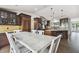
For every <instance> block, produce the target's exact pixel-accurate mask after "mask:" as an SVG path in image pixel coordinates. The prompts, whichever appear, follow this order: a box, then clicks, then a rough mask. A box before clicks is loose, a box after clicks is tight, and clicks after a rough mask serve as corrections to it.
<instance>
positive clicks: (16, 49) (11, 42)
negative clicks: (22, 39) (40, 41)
mask: <svg viewBox="0 0 79 59" xmlns="http://www.w3.org/2000/svg"><path fill="white" fill-rule="evenodd" d="M6 36H7V39H8V41H9V44H10V52H12V53H19V52H20V51H19V49H18V48H17V46H16V44H15V42H14V40H13V37H12V34H10V33H7V32H6Z"/></svg>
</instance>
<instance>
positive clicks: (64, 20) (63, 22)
mask: <svg viewBox="0 0 79 59" xmlns="http://www.w3.org/2000/svg"><path fill="white" fill-rule="evenodd" d="M60 26H62V27H64V28H68V26H69V18H62V19H60Z"/></svg>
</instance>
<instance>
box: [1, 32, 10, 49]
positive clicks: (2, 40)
mask: <svg viewBox="0 0 79 59" xmlns="http://www.w3.org/2000/svg"><path fill="white" fill-rule="evenodd" d="M6 45H9V42H8V39H7V37H6V34H5V33H1V34H0V48H1V47H4V46H6Z"/></svg>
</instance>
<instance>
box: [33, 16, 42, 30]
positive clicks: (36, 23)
mask: <svg viewBox="0 0 79 59" xmlns="http://www.w3.org/2000/svg"><path fill="white" fill-rule="evenodd" d="M34 29H35V30H41V29H42V20H41V18H38V17H36V18H34Z"/></svg>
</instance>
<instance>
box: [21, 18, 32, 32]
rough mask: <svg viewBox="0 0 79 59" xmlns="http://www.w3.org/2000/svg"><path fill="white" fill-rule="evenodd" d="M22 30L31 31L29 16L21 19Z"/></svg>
mask: <svg viewBox="0 0 79 59" xmlns="http://www.w3.org/2000/svg"><path fill="white" fill-rule="evenodd" d="M22 31H28V32H30V31H31V19H30V18H23V19H22Z"/></svg>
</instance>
